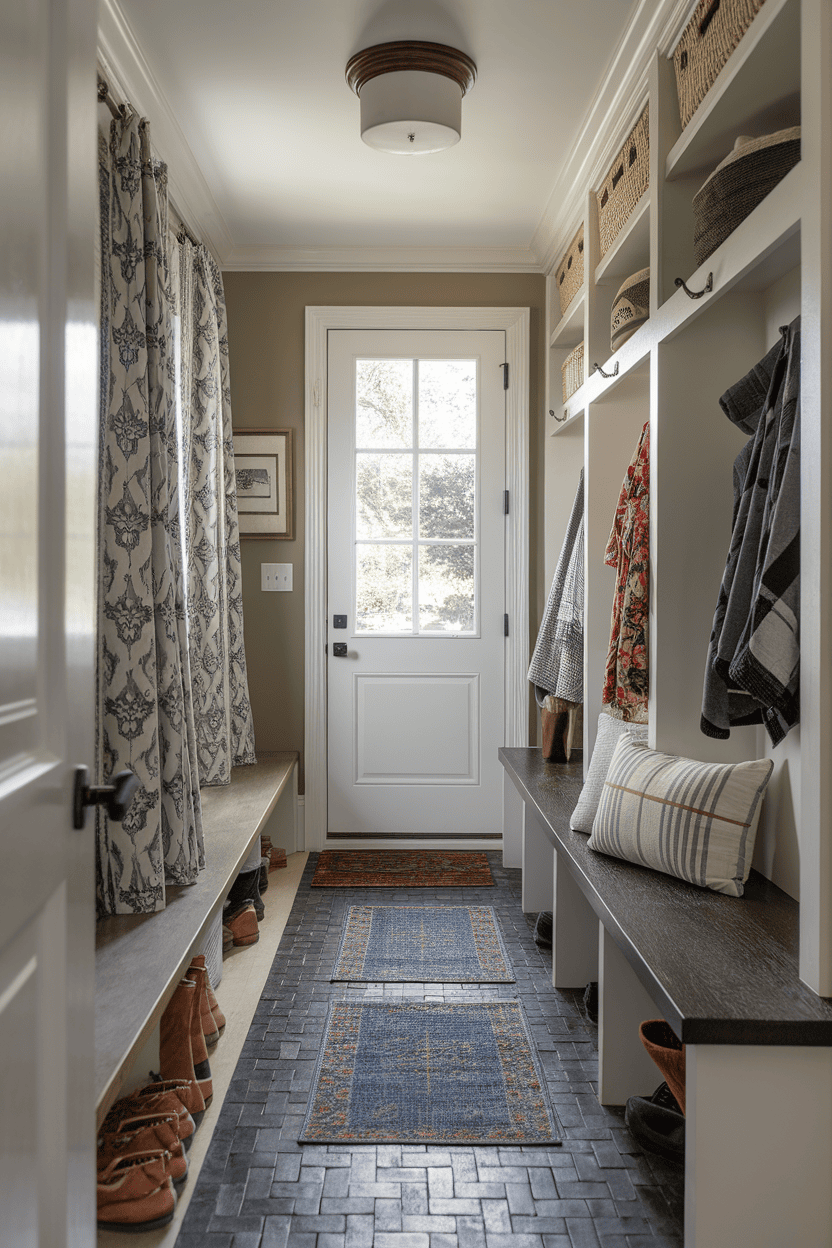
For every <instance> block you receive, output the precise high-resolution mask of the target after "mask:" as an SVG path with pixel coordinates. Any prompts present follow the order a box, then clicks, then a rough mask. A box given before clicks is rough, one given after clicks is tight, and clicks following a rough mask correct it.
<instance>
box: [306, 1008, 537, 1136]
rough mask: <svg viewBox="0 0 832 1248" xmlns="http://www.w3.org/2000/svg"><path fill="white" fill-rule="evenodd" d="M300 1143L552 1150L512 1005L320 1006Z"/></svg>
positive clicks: (518, 1013)
mask: <svg viewBox="0 0 832 1248" xmlns="http://www.w3.org/2000/svg"><path fill="white" fill-rule="evenodd" d="M298 1138H299V1140H300V1141H301V1142H303V1143H307V1144H311V1143H332V1144H338V1143H342V1142H343V1143H362V1144H363V1143H366V1144H376V1143H378V1144H383V1143H386V1144H558V1143H560V1141H559V1140H558V1138H557V1135H556V1133H555V1123H554V1118H553V1115H552V1111H551V1109H550V1107H549V1104H548V1101H547V1098H546V1094H545V1091H544V1083H543V1078H542V1075H541V1072H540V1068H539V1066H538V1063H537V1058H536V1055H535V1051H534V1045H533V1043H532V1039H531V1036H530V1034H529V1029H528V1027H527V1025H526V1020H525V1017H524V1015H523V1011H522V1009H521V1007H520V1005H519V1003H518V1002H516V1001H485V1002H472V1003H471V1004H461V1003H460V1004H441V1005H440V1004H436V1005H434V1004H427V1003H422V1002H419V1003H416V1002H414V1003H413V1004H407V1005H404V1004H399V1005H394V1004H392V1003H390V1004H388V1003H387V1002H383V1001H374V1002H364V1003H363V1004H360V1005H359V1004H355V1005H353V1004H351V1003H348V1002H345V1001H334V1002H333V1003H332V1005H331V1006H330V1010H329V1017H328V1019H327V1027H326V1033H325V1035H324V1043H323V1048H322V1050H321V1055H320V1057H319V1058H318V1065H317V1069H316V1071H315V1079H314V1080H313V1090H312V1096H311V1098H310V1102H309V1109H308V1110H307V1113H306V1118H305V1119H304V1123H303V1128H302V1130H301V1133H300V1136H299V1137H298Z"/></svg>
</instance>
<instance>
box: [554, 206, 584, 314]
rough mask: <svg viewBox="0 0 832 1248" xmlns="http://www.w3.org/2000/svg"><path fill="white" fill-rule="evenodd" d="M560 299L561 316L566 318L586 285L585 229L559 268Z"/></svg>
mask: <svg viewBox="0 0 832 1248" xmlns="http://www.w3.org/2000/svg"><path fill="white" fill-rule="evenodd" d="M556 272H557V283H558V298H559V299H560V314H561V316H565V314H566V309H567V308H568V307H569V305H570V303H571V302H572V300H573V299H574V298H575V296H576V295H577V293H578V291H579V290H580V289H581V287H582V286H583V284H584V227H583V226H581V228H580V229H579V230H578V233H577V234H576V235H575V237H574V238H573V239H572V242H571V243H570V244H569V246H568V247H567V249H566V255H565V256H564V257H563V259H562V260H561V262H560V264H559V265H558V267H557V270H556Z"/></svg>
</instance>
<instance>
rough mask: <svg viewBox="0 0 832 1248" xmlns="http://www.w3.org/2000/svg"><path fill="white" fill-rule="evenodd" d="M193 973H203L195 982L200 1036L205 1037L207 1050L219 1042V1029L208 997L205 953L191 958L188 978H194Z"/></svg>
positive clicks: (209, 987) (209, 986)
mask: <svg viewBox="0 0 832 1248" xmlns="http://www.w3.org/2000/svg"><path fill="white" fill-rule="evenodd" d="M195 971H202V972H203V975H202V978H201V981H200V980H197V986H198V988H200V1021H201V1023H202V1035H203V1036H205V1042H206V1045H207V1046H208V1048H213V1046H215V1045H216V1043H217V1041H218V1040H220V1028H218V1027H217V1022H216V1018H215V1017H213V1011H212V1010H211V998H210V996H208V993H210V992H211V983H210V981H208V972H207V970H206V966H205V953H197V956H196V957H192V958H191V966H190V967H188V971H187V973H188V977H190V978H195V975H193V972H195ZM212 996H213V993H212ZM215 1000H216V997H215Z"/></svg>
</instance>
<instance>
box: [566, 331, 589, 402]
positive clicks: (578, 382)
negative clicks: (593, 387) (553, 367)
mask: <svg viewBox="0 0 832 1248" xmlns="http://www.w3.org/2000/svg"><path fill="white" fill-rule="evenodd" d="M560 372H561V377H562V378H563V401H564V403H565V402H566V400H567V399H570V398H571V397H572V395H573V394H574V393H575V391H576V390H580V388H581V386H582V385H583V384H584V344H583V343H582V342H579V343H578V345H577V347H575V350H574V351H570V352H569V354H568V355H567V357H566V359H565V360H564V361H563V363H562V364H561V366H560Z"/></svg>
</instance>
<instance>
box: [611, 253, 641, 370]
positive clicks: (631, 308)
mask: <svg viewBox="0 0 832 1248" xmlns="http://www.w3.org/2000/svg"><path fill="white" fill-rule="evenodd" d="M649 316H650V270H649V269H639V271H638V273H633V274H632V276H630V277H628V278H627V280H626V281H625V282H623V283H622V285H621V289H620V290H619V292H618V294H617V295H616V296H615V300H614V301H613V305H612V312H611V314H610V347H611V348H612V350H613V351H617V350H618V348H619V347H620V346H621V345H622V343H624V342H626V341H627V339H628V338H632V336H633V334H634V333H635V332H636V330H637V329H639V328H640V326H642V325H643V324H644V322H645V321H646V320H647V319H648V317H649Z"/></svg>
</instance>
